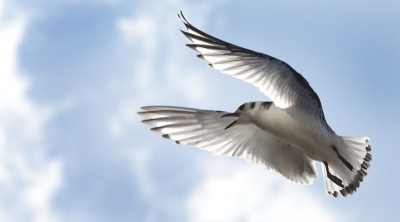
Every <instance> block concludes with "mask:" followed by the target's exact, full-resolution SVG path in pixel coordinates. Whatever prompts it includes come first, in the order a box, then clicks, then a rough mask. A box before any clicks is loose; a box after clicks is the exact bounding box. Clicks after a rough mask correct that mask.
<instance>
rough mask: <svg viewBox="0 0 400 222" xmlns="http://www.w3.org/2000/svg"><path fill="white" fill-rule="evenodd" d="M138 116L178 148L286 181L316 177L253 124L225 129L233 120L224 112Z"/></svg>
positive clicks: (296, 154) (153, 109) (156, 109)
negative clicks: (251, 166)
mask: <svg viewBox="0 0 400 222" xmlns="http://www.w3.org/2000/svg"><path fill="white" fill-rule="evenodd" d="M142 109H143V110H144V111H143V112H139V113H138V114H139V115H140V116H142V117H144V118H146V119H145V120H143V121H142V123H144V124H146V125H149V126H151V127H153V128H151V130H152V131H154V132H157V133H161V134H163V135H162V136H163V137H164V138H167V139H172V140H174V141H175V142H176V143H177V144H184V145H189V146H195V147H198V148H201V149H204V150H207V151H211V152H213V154H217V155H227V156H237V157H241V158H244V159H245V160H247V161H248V162H252V163H255V164H258V165H262V166H265V167H267V168H268V169H270V170H274V171H276V172H278V173H280V174H281V175H283V176H284V177H286V178H287V179H289V180H291V181H294V182H297V183H301V184H310V183H312V181H313V180H314V179H315V178H316V177H317V171H316V168H315V165H314V162H313V161H312V160H311V159H310V158H309V157H308V156H307V155H305V154H304V153H303V152H301V151H299V150H298V149H296V148H293V147H292V146H290V145H289V144H286V143H284V142H283V141H281V140H280V139H278V138H277V137H275V136H273V135H271V134H269V133H267V132H265V131H263V130H261V129H260V128H258V127H256V126H255V125H253V124H248V125H235V126H233V127H230V128H228V129H226V130H225V128H226V127H227V126H228V125H230V124H231V123H232V122H233V121H235V120H236V118H235V117H222V118H221V116H223V115H224V114H228V113H227V112H222V111H211V110H200V109H192V108H183V107H172V106H147V107H142Z"/></svg>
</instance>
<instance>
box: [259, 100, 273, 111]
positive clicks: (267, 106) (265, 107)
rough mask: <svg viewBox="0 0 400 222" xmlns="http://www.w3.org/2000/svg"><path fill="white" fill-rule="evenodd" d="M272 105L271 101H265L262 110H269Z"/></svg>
mask: <svg viewBox="0 0 400 222" xmlns="http://www.w3.org/2000/svg"><path fill="white" fill-rule="evenodd" d="M271 105H272V102H271V101H265V102H263V103H262V105H261V106H262V108H264V109H267V110H268V109H269V107H271Z"/></svg>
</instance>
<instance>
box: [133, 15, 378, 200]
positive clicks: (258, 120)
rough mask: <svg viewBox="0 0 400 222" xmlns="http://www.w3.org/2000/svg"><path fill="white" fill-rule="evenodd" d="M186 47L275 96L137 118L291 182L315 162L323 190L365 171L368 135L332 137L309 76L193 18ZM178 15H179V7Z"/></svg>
mask: <svg viewBox="0 0 400 222" xmlns="http://www.w3.org/2000/svg"><path fill="white" fill-rule="evenodd" d="M181 15H182V22H183V23H184V25H185V26H186V28H187V31H186V32H185V31H182V33H183V34H184V35H185V36H186V37H187V38H189V39H190V40H191V41H192V42H193V43H194V44H188V45H187V46H188V47H189V48H191V49H194V50H196V51H198V52H200V54H199V55H198V56H197V57H198V58H200V59H204V60H206V61H208V62H210V64H209V66H210V67H212V68H215V69H218V70H220V71H221V72H222V73H225V74H229V75H232V76H233V77H236V78H238V79H242V80H244V81H246V82H249V83H251V84H253V85H254V86H256V87H258V88H259V89H260V91H261V92H263V93H264V94H265V95H266V96H267V97H269V98H271V99H272V100H273V102H248V103H244V104H242V105H241V106H239V108H238V109H237V110H236V111H235V112H233V113H229V112H223V111H212V110H201V109H192V108H184V107H173V106H145V107H141V109H143V110H144V111H142V112H138V114H139V115H140V116H142V117H144V118H146V119H145V120H143V121H142V123H144V124H147V125H149V126H151V127H153V128H151V130H152V131H154V132H157V133H161V134H162V137H163V138H167V139H172V140H174V141H175V142H176V143H177V144H184V145H189V146H195V147H198V148H201V149H204V150H208V151H211V152H213V154H219V155H228V156H237V157H242V158H244V159H245V160H247V161H248V162H252V163H256V164H258V165H261V166H265V167H266V168H267V169H270V170H274V171H276V172H278V173H280V174H281V175H282V176H284V177H285V178H287V179H288V180H291V181H293V182H296V183H300V184H311V183H312V182H313V180H315V179H316V178H317V170H316V168H315V165H314V162H315V161H319V162H321V166H322V169H323V174H324V181H325V190H326V192H327V193H328V194H329V195H332V196H334V197H338V191H340V192H341V194H342V195H343V196H347V195H348V194H353V192H355V191H356V190H357V188H358V187H359V186H360V183H361V182H362V181H363V180H364V177H365V176H366V175H367V170H368V168H369V166H370V165H369V162H370V161H371V160H372V156H371V154H370V153H369V152H370V151H371V146H370V145H369V141H370V140H369V138H368V137H358V138H355V137H345V136H338V135H337V134H336V133H335V132H334V131H333V130H332V129H331V128H330V126H329V125H328V123H327V122H326V119H325V117H324V112H323V110H322V105H321V101H320V99H319V97H318V95H317V94H316V93H315V92H314V90H313V89H312V88H311V86H310V84H309V83H308V82H307V80H306V79H305V78H304V77H303V76H302V75H301V74H299V73H298V72H297V71H296V70H294V69H293V68H292V67H291V66H289V65H288V64H287V63H285V62H283V61H281V60H279V59H276V58H274V57H272V56H269V55H266V54H263V53H259V52H255V51H252V50H249V49H245V48H242V47H239V46H236V45H233V44H230V43H228V42H225V41H222V40H220V39H217V38H215V37H213V36H211V35H208V34H206V33H204V32H203V31H200V30H199V29H197V28H195V27H194V26H193V25H191V24H190V23H189V22H187V20H186V19H185V17H184V16H183V14H182V12H181ZM178 16H179V14H178Z"/></svg>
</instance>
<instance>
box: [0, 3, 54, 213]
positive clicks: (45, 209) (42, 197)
mask: <svg viewBox="0 0 400 222" xmlns="http://www.w3.org/2000/svg"><path fill="white" fill-rule="evenodd" d="M6 11H7V13H11V12H10V11H9V10H8V9H7V8H5V1H1V2H0V19H2V20H0V48H1V50H0V73H1V75H0V141H1V142H0V187H1V189H2V192H1V194H0V220H1V221H27V220H28V219H29V220H30V221H57V220H58V217H57V215H56V214H55V213H54V212H53V210H52V207H51V201H52V198H53V195H54V193H55V192H56V191H57V190H58V188H59V187H60V185H61V182H62V161H61V160H60V159H53V160H48V159H46V158H45V155H44V149H43V148H44V147H43V146H44V145H43V143H42V141H43V137H44V132H43V127H44V125H45V123H46V122H47V121H49V120H50V118H51V117H52V114H53V109H52V108H51V107H43V106H39V105H37V104H35V103H34V102H33V101H31V100H30V99H29V97H28V89H29V84H30V82H29V79H28V78H27V77H26V76H23V75H21V74H22V73H21V71H20V70H19V67H18V48H19V44H20V42H21V40H22V37H23V35H24V31H25V30H26V27H27V24H28V22H27V21H28V19H27V18H26V17H25V16H24V15H23V14H21V13H15V14H13V15H12V16H10V15H9V14H8V15H7V16H5V13H6ZM4 17H7V19H6V20H5V19H4V20H3V18H4Z"/></svg>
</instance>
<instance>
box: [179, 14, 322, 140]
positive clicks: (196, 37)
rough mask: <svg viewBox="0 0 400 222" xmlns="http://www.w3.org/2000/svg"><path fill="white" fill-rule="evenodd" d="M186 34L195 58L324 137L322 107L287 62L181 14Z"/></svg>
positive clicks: (309, 88)
mask: <svg viewBox="0 0 400 222" xmlns="http://www.w3.org/2000/svg"><path fill="white" fill-rule="evenodd" d="M181 16H182V19H183V23H184V24H185V26H186V28H187V31H186V32H185V31H182V33H183V34H184V35H185V36H186V37H187V38H189V39H190V40H191V41H192V42H193V43H194V44H188V45H187V46H188V47H190V48H191V49H193V50H196V51H198V52H200V53H201V54H199V55H198V56H197V57H198V58H200V59H204V60H206V61H208V62H210V64H209V66H210V67H212V68H215V69H218V70H220V71H221V72H222V73H225V74H229V75H232V76H233V77H235V78H238V79H241V80H244V81H246V82H249V83H251V84H253V85H254V86H256V87H258V88H259V90H260V91H261V92H263V93H264V94H265V95H266V96H268V97H269V98H271V99H272V100H273V101H274V103H275V105H276V106H277V107H279V108H281V109H284V110H285V111H286V112H287V113H288V114H289V115H290V116H292V117H293V118H295V119H296V120H298V121H301V122H303V123H304V124H307V125H308V126H310V129H311V130H312V131H314V132H316V133H318V134H322V135H324V136H327V135H328V132H329V131H330V128H329V126H328V124H327V123H326V120H325V117H324V112H323V110H322V104H321V101H320V99H319V97H318V95H317V94H316V93H315V92H314V90H313V89H312V88H311V86H310V84H309V83H308V82H307V80H306V79H305V78H304V77H303V76H302V75H301V74H300V73H298V72H297V71H296V70H294V69H293V68H292V67H291V66H289V65H288V64H287V63H285V62H283V61H281V60H279V59H276V58H274V57H272V56H269V55H266V54H263V53H259V52H255V51H252V50H249V49H245V48H243V47H240V46H237V45H233V44H231V43H228V42H225V41H222V40H220V39H218V38H215V37H213V36H211V35H209V34H207V33H205V32H203V31H201V30H199V29H197V28H196V27H194V26H193V25H191V24H190V23H189V22H188V21H187V20H186V19H185V18H184V17H183V14H181Z"/></svg>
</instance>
